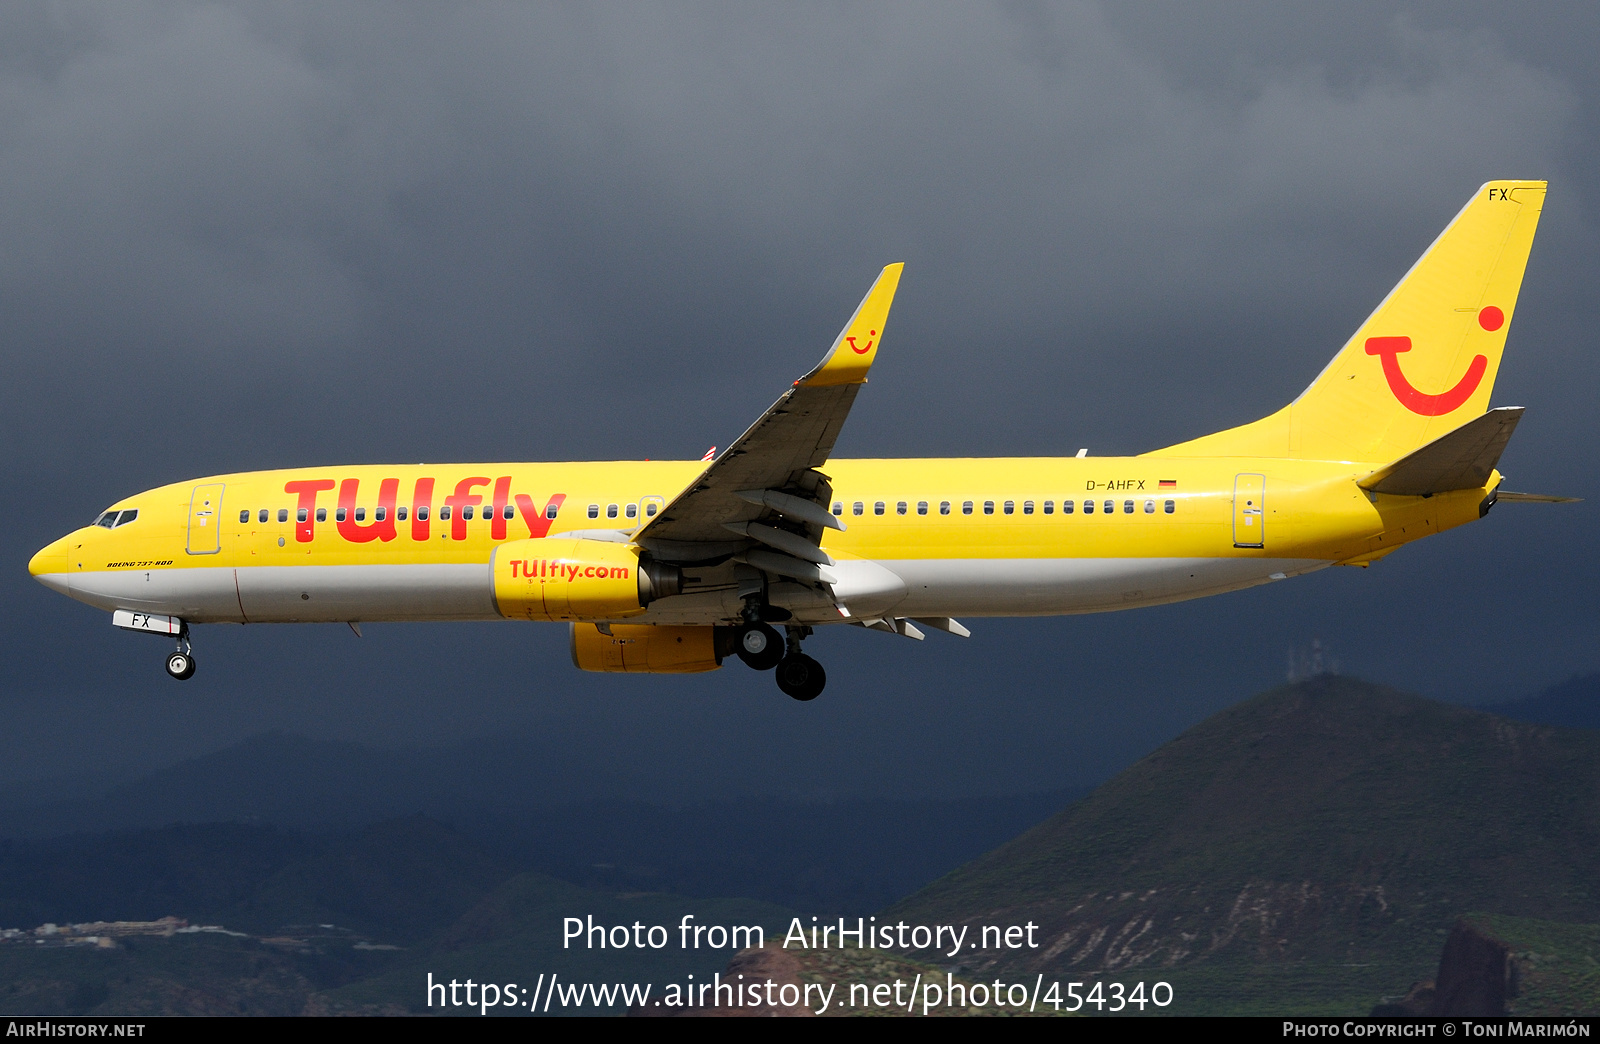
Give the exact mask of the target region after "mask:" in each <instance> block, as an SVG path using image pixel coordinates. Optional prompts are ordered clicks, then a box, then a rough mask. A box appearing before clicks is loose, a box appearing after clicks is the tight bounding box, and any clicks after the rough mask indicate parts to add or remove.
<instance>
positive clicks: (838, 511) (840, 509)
mask: <svg viewBox="0 0 1600 1044" xmlns="http://www.w3.org/2000/svg"><path fill="white" fill-rule="evenodd" d="M833 513H834V514H835V515H842V514H844V501H842V500H835V501H834V502H833Z"/></svg>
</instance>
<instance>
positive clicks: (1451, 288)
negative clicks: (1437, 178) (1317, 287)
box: [1153, 181, 1545, 462]
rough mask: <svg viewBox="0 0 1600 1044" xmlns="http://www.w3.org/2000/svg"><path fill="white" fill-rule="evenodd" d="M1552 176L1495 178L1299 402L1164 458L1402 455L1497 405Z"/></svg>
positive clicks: (1384, 458)
mask: <svg viewBox="0 0 1600 1044" xmlns="http://www.w3.org/2000/svg"><path fill="white" fill-rule="evenodd" d="M1544 193H1545V183H1544V182H1542V181H1491V182H1489V183H1488V184H1487V185H1484V186H1483V187H1482V188H1480V189H1479V190H1478V191H1477V192H1476V193H1475V194H1474V195H1473V197H1472V199H1470V200H1468V202H1467V205H1466V206H1465V207H1463V208H1462V209H1461V212H1460V213H1459V214H1457V215H1456V217H1455V220H1454V221H1452V222H1450V225H1449V226H1448V227H1447V228H1446V229H1445V230H1444V231H1443V232H1442V233H1440V235H1439V238H1438V239H1436V240H1434V242H1433V245H1432V246H1430V247H1429V248H1428V250H1427V252H1426V253H1424V254H1423V255H1422V257H1421V258H1420V259H1419V260H1418V261H1417V263H1416V264H1415V265H1413V266H1412V267H1411V271H1409V272H1407V273H1406V275H1405V278H1403V279H1401V280H1400V283H1399V285H1397V286H1396V287H1395V288H1394V289H1393V290H1391V291H1390V292H1389V296H1388V297H1386V298H1384V299H1383V303H1382V304H1380V305H1378V308H1377V310H1376V311H1374V312H1373V313H1372V315H1371V316H1369V317H1368V318H1367V321H1366V322H1364V323H1362V324H1361V328H1360V329H1358V330H1357V331H1356V334H1355V336H1354V337H1352V338H1351V339H1350V341H1349V342H1348V343H1347V344H1346V345H1345V346H1344V348H1343V349H1342V350H1341V351H1340V352H1339V354H1338V355H1336V356H1334V358H1333V361H1332V362H1330V363H1329V364H1328V367H1327V369H1325V370H1323V371H1322V373H1321V375H1319V376H1318V377H1317V379H1316V380H1315V381H1313V382H1311V386H1310V387H1309V388H1307V389H1306V390H1305V391H1304V392H1302V393H1301V394H1300V397H1299V398H1298V399H1296V400H1295V401H1294V402H1292V403H1290V404H1289V405H1288V406H1285V407H1284V408H1283V409H1281V410H1279V411H1278V412H1277V413H1274V414H1273V415H1272V416H1270V417H1266V418H1263V419H1262V420H1259V421H1256V422H1255V423H1253V424H1246V425H1244V426H1242V427H1238V428H1231V429H1229V430H1227V431H1222V432H1218V433H1217V434H1215V435H1207V436H1205V437H1204V438H1199V439H1195V440H1193V441H1192V442H1185V443H1182V444H1180V445H1177V446H1171V447H1168V448H1167V449H1164V450H1158V451H1156V453H1155V454H1153V455H1156V456H1252V457H1296V458H1301V459H1310V460H1352V461H1380V462H1389V461H1394V460H1398V459H1399V458H1400V457H1403V456H1405V455H1406V454H1408V453H1410V452H1411V451H1412V450H1414V449H1416V448H1417V447H1419V446H1422V445H1424V444H1426V443H1428V442H1431V441H1432V440H1434V439H1436V438H1438V437H1440V436H1441V435H1444V434H1445V433H1447V432H1449V431H1452V430H1454V429H1456V428H1459V427H1460V426H1461V425H1463V424H1465V423H1467V422H1468V421H1470V420H1472V419H1473V418H1474V417H1478V416H1481V415H1482V414H1483V412H1484V411H1485V410H1486V409H1487V408H1488V406H1489V395H1490V393H1491V392H1492V391H1493V390H1494V379H1495V375H1496V374H1497V373H1498V372H1499V369H1500V356H1501V353H1502V352H1503V351H1504V349H1505V343H1506V332H1507V331H1508V330H1509V329H1510V327H1511V317H1512V314H1513V313H1514V312H1515V310H1516V305H1517V292H1518V291H1519V290H1520V289H1521V287H1522V273H1523V271H1524V269H1526V267H1527V264H1528V251H1529V250H1530V249H1531V247H1532V246H1533V233H1534V229H1535V228H1536V227H1537V225H1538V223H1539V211H1540V209H1541V207H1542V206H1543V204H1544Z"/></svg>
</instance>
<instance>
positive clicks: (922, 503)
mask: <svg viewBox="0 0 1600 1044" xmlns="http://www.w3.org/2000/svg"><path fill="white" fill-rule="evenodd" d="M927 513H928V502H927V501H926V500H919V501H917V514H919V515H926V514H927Z"/></svg>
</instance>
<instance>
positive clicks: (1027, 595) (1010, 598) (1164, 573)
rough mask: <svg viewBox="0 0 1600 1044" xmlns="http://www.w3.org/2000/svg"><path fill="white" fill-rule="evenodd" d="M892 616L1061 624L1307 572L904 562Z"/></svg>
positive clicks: (1299, 568)
mask: <svg viewBox="0 0 1600 1044" xmlns="http://www.w3.org/2000/svg"><path fill="white" fill-rule="evenodd" d="M879 564H880V565H882V566H884V567H885V568H887V569H890V570H892V571H893V572H895V573H897V574H898V575H899V576H900V577H901V578H902V579H903V580H904V581H905V583H906V596H905V598H904V599H903V600H902V601H901V602H900V603H899V604H898V605H896V606H895V607H894V610H893V613H894V615H895V616H1060V615H1068V614H1073V613H1103V612H1109V611H1112V610H1116V609H1133V608H1137V607H1139V606H1147V605H1161V604H1163V603H1166V602H1179V601H1183V600H1185V599H1189V598H1200V597H1203V596H1205V595H1212V594H1221V593H1222V592H1224V591H1237V590H1241V589H1243V588H1246V587H1254V586H1256V585H1258V584H1265V583H1269V582H1271V581H1272V580H1276V579H1282V578H1284V577H1289V576H1298V575H1300V574H1302V573H1309V572H1313V571H1315V570H1317V569H1321V568H1323V567H1324V566H1327V565H1330V564H1331V563H1329V562H1325V561H1321V560H1318V559H1305V558H1028V559H1017V558H1010V559H991V558H982V559H979V558H969V559H904V560H900V561H885V562H880V563H879Z"/></svg>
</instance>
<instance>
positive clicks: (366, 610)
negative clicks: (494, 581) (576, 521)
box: [68, 563, 502, 623]
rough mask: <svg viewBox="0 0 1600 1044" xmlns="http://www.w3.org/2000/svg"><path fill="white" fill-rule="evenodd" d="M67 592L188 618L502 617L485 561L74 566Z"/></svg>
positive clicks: (103, 603)
mask: <svg viewBox="0 0 1600 1044" xmlns="http://www.w3.org/2000/svg"><path fill="white" fill-rule="evenodd" d="M68 585H69V592H68V593H70V594H71V595H72V597H74V598H76V599H78V600H79V601H81V602H88V603H89V604H90V605H95V606H99V607H100V608H102V609H134V610H138V611H142V612H154V613H165V614H169V615H172V616H179V617H182V618H183V619H185V620H188V621H190V622H191V623H314V622H342V621H346V620H362V621H379V620H499V619H502V617H501V616H500V614H499V613H498V612H496V611H495V607H494V598H493V595H492V589H491V585H490V579H489V566H488V565H487V564H486V563H479V564H472V565H454V564H452V565H440V564H436V565H360V566H334V565H328V566H251V567H245V568H240V569H229V568H200V569H161V570H152V571H150V572H148V573H146V572H131V571H130V572H126V573H123V572H117V573H76V574H72V575H71V576H70V578H69V580H68Z"/></svg>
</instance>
